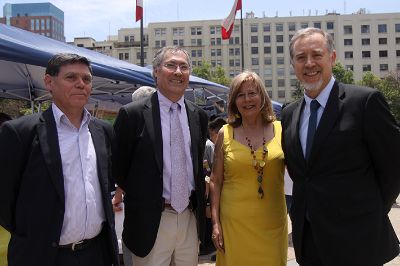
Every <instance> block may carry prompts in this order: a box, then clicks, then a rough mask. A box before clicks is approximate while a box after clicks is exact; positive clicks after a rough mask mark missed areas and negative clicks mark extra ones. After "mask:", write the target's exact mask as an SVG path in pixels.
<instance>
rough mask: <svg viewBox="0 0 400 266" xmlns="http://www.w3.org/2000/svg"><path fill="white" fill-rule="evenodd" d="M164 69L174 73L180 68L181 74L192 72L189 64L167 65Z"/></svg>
mask: <svg viewBox="0 0 400 266" xmlns="http://www.w3.org/2000/svg"><path fill="white" fill-rule="evenodd" d="M164 67H165V68H166V69H168V70H169V71H174V72H175V71H177V70H178V67H179V70H180V71H181V72H189V70H190V67H189V65H188V64H180V65H177V64H174V63H165V64H164Z"/></svg>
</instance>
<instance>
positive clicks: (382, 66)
mask: <svg viewBox="0 0 400 266" xmlns="http://www.w3.org/2000/svg"><path fill="white" fill-rule="evenodd" d="M379 70H380V71H388V70H389V65H388V64H380V65H379Z"/></svg>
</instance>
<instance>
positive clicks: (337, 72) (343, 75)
mask: <svg viewBox="0 0 400 266" xmlns="http://www.w3.org/2000/svg"><path fill="white" fill-rule="evenodd" d="M332 72H333V76H334V77H335V79H336V81H338V82H341V83H345V84H354V77H353V71H351V70H347V69H344V67H343V65H342V64H341V63H340V62H336V65H335V66H334V67H333V69H332Z"/></svg>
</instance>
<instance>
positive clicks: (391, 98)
mask: <svg viewBox="0 0 400 266" xmlns="http://www.w3.org/2000/svg"><path fill="white" fill-rule="evenodd" d="M358 84H360V85H363V86H367V87H371V88H375V89H377V90H379V91H380V92H382V94H383V95H384V96H385V98H386V101H387V102H388V104H389V107H390V111H391V112H392V114H393V116H394V118H395V119H396V120H397V122H398V123H400V77H399V73H390V74H389V75H387V76H385V77H383V78H379V77H378V76H375V75H374V74H373V73H371V72H366V73H365V74H364V76H363V78H362V80H361V81H360V82H358Z"/></svg>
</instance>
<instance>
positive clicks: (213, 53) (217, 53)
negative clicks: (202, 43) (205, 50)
mask: <svg viewBox="0 0 400 266" xmlns="http://www.w3.org/2000/svg"><path fill="white" fill-rule="evenodd" d="M211 56H221V49H211Z"/></svg>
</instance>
